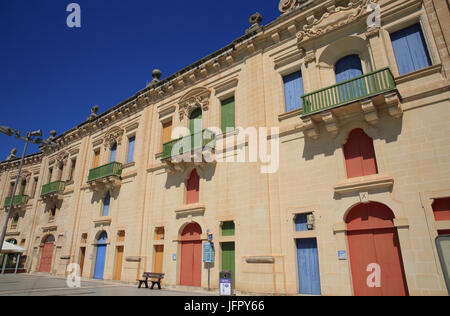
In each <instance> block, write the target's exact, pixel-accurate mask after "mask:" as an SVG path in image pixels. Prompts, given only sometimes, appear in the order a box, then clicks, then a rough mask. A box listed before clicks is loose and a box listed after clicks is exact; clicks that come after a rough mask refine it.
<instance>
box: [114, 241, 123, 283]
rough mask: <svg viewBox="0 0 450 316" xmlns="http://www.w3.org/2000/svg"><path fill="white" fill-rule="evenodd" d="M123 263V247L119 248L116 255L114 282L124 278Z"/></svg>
mask: <svg viewBox="0 0 450 316" xmlns="http://www.w3.org/2000/svg"><path fill="white" fill-rule="evenodd" d="M122 262H123V246H120V247H117V253H116V271H115V273H114V280H120V279H121V278H122Z"/></svg>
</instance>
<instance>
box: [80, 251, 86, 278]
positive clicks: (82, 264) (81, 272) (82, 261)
mask: <svg viewBox="0 0 450 316" xmlns="http://www.w3.org/2000/svg"><path fill="white" fill-rule="evenodd" d="M85 258H86V248H85V247H82V248H80V276H82V275H83V269H84V259H85Z"/></svg>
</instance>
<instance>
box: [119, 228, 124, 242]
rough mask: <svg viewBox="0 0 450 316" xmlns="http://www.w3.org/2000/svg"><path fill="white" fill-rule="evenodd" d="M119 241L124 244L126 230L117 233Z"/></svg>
mask: <svg viewBox="0 0 450 316" xmlns="http://www.w3.org/2000/svg"><path fill="white" fill-rule="evenodd" d="M117 241H118V242H124V241H125V231H124V230H119V231H118V232H117Z"/></svg>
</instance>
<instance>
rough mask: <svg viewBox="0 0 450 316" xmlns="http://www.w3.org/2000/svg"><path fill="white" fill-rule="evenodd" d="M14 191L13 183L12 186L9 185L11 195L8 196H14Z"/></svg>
mask: <svg viewBox="0 0 450 316" xmlns="http://www.w3.org/2000/svg"><path fill="white" fill-rule="evenodd" d="M13 191H14V183H11V184H10V185H9V194H8V196H12V194H13Z"/></svg>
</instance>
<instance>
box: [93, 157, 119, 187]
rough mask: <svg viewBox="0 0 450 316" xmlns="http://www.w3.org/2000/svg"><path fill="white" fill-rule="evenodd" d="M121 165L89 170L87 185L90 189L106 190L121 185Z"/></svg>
mask: <svg viewBox="0 0 450 316" xmlns="http://www.w3.org/2000/svg"><path fill="white" fill-rule="evenodd" d="M121 176H122V164H121V163H119V162H111V163H109V164H106V165H103V166H100V167H97V168H94V169H91V170H89V176H88V185H89V186H90V187H91V189H93V190H95V191H97V190H108V189H112V188H114V187H117V186H120V185H121Z"/></svg>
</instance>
